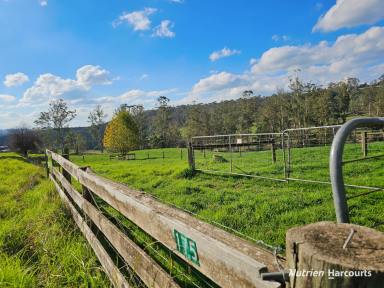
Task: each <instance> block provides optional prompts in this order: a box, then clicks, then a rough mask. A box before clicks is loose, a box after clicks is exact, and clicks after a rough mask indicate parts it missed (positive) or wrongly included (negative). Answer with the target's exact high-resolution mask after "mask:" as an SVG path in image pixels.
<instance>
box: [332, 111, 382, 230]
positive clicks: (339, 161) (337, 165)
mask: <svg viewBox="0 0 384 288" xmlns="http://www.w3.org/2000/svg"><path fill="white" fill-rule="evenodd" d="M366 126H384V118H382V117H377V118H356V119H352V120H350V121H348V122H346V123H345V124H344V125H343V126H341V127H340V129H339V130H338V131H337V133H336V136H335V138H334V139H333V142H332V148H331V153H330V158H329V170H330V177H331V183H332V194H333V203H334V206H335V211H336V219H337V222H338V223H348V222H349V214H348V205H347V199H346V196H345V187H344V179H343V151H344V144H345V142H346V140H347V138H348V136H349V135H350V133H351V132H352V131H353V130H354V129H356V128H358V127H366Z"/></svg>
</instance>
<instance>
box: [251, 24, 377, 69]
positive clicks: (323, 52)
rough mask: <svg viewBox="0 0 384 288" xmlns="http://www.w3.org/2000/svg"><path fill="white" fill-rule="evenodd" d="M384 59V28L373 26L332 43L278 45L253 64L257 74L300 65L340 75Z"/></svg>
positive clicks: (294, 67)
mask: <svg viewBox="0 0 384 288" xmlns="http://www.w3.org/2000/svg"><path fill="white" fill-rule="evenodd" d="M383 60H384V27H372V28H370V29H368V30H367V31H365V32H364V33H362V34H359V35H357V34H348V35H343V36H340V37H338V38H337V40H336V41H335V42H334V43H333V44H332V43H329V42H326V41H321V42H320V43H318V44H317V45H309V44H308V45H302V46H282V47H275V48H271V49H269V50H267V51H266V52H264V53H263V55H262V56H261V58H260V59H258V60H257V62H256V63H255V64H254V65H253V66H252V71H253V72H254V73H266V72H279V71H287V70H292V69H296V68H300V69H322V70H326V71H327V73H332V74H336V75H340V74H343V73H348V72H351V70H350V69H353V70H354V69H360V68H363V67H365V65H369V64H372V63H377V62H382V61H383Z"/></svg>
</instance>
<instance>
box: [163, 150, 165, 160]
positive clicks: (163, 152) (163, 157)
mask: <svg viewBox="0 0 384 288" xmlns="http://www.w3.org/2000/svg"><path fill="white" fill-rule="evenodd" d="M164 158H165V157H164V151H163V160H164Z"/></svg>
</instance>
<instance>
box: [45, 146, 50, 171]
mask: <svg viewBox="0 0 384 288" xmlns="http://www.w3.org/2000/svg"><path fill="white" fill-rule="evenodd" d="M45 172H46V174H47V178H49V166H48V154H47V151H45Z"/></svg>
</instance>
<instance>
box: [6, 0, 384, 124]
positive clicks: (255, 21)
mask: <svg viewBox="0 0 384 288" xmlns="http://www.w3.org/2000/svg"><path fill="white" fill-rule="evenodd" d="M383 19H384V1H382V0H365V1H359V0H338V1H337V2H336V1H335V0H333V1H330V0H329V1H326V0H317V1H315V0H314V1H312V0H307V1H299V0H292V1H283V0H280V1H277V0H276V1H271V0H269V1H256V0H237V1H234V0H225V1H224V0H205V1H203V0H142V1H140V0H77V1H75V0H65V1H59V0H0V35H1V38H0V78H1V80H2V81H1V82H0V129H1V128H10V127H15V126H18V125H21V124H22V123H25V124H27V125H30V126H32V125H33V124H32V123H33V120H34V119H35V118H36V117H37V116H38V113H39V112H40V111H44V109H46V107H47V104H48V103H49V101H51V100H53V99H58V98H63V99H65V100H67V101H68V102H69V103H70V105H71V106H72V107H73V108H76V109H77V111H78V117H77V119H76V121H74V122H73V125H86V124H87V123H86V118H87V114H88V112H89V111H90V110H91V109H92V108H93V107H94V106H95V105H97V104H102V105H103V107H104V108H105V110H106V111H107V112H108V114H109V115H110V116H111V115H112V111H113V110H114V108H116V107H117V106H118V105H119V104H121V103H128V104H144V105H145V107H146V108H151V107H154V106H155V100H156V98H157V97H158V96H160V95H165V96H167V97H169V98H170V99H171V104H172V105H179V104H188V103H192V102H210V101H222V100H225V99H234V98H237V97H239V96H240V95H241V92H242V91H243V90H245V89H252V90H253V91H254V92H255V94H261V95H270V94H272V93H274V92H275V91H276V90H277V89H281V88H282V89H286V88H287V84H288V81H289V80H288V79H289V77H290V76H291V75H293V74H294V73H296V72H295V70H297V69H300V72H299V76H300V77H301V78H303V80H305V81H312V82H314V83H317V84H319V85H325V84H327V83H329V82H331V81H339V80H342V79H344V78H346V77H358V78H360V79H361V80H362V81H370V80H373V79H375V78H377V77H379V76H380V75H381V74H383V73H384V28H383V24H384V22H383Z"/></svg>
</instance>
